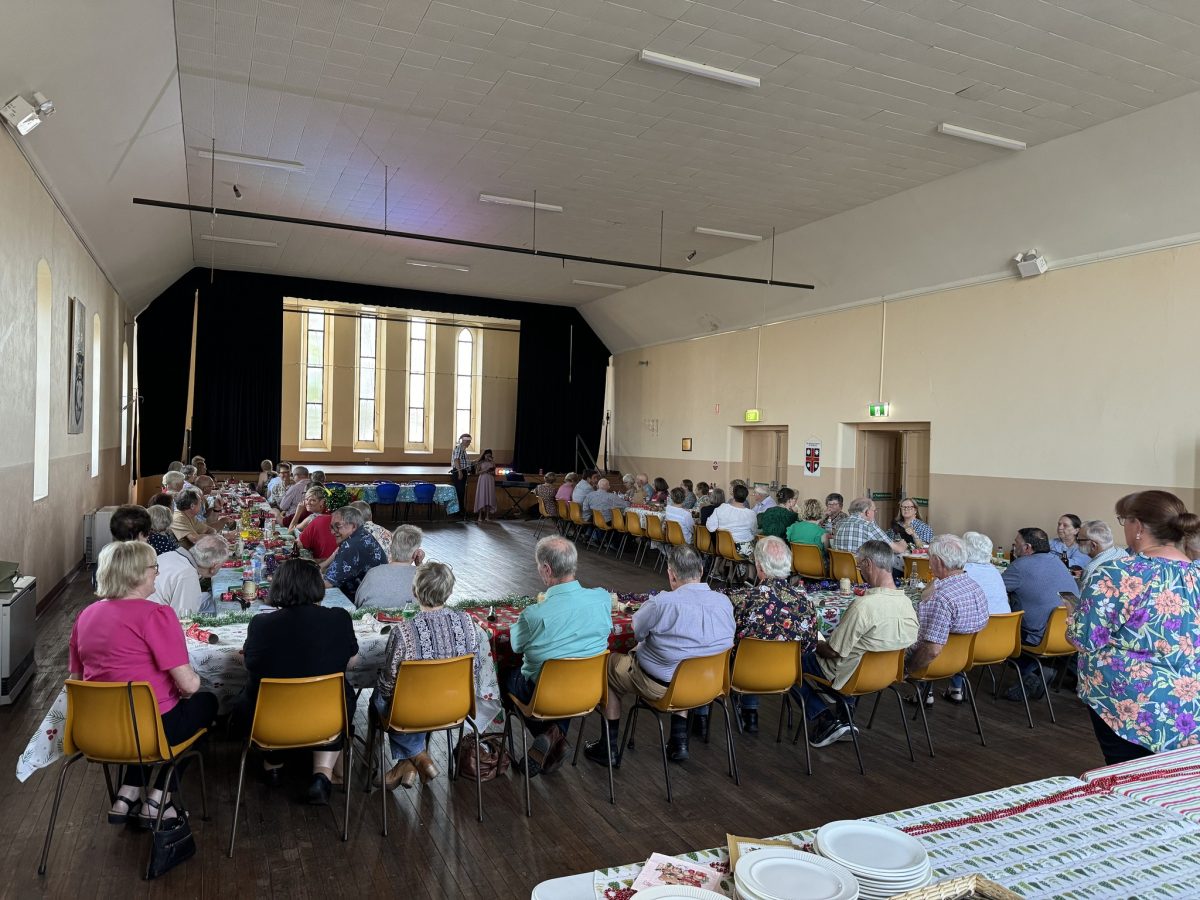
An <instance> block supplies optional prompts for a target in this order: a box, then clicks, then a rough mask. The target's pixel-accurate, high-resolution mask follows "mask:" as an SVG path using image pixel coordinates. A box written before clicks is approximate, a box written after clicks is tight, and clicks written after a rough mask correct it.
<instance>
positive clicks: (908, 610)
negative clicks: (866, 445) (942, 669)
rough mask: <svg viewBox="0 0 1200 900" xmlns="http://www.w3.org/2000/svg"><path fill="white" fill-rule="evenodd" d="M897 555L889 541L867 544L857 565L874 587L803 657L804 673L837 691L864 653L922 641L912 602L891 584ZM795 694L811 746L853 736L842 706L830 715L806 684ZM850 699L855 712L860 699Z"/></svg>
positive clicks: (801, 659)
mask: <svg viewBox="0 0 1200 900" xmlns="http://www.w3.org/2000/svg"><path fill="white" fill-rule="evenodd" d="M893 552H894V551H893V550H892V547H891V545H890V544H889V543H887V542H886V541H867V542H866V543H865V544H863V545H862V546H861V547H859V548H858V553H857V554H855V561H856V562H857V564H858V570H859V571H860V572H862V574H863V577H864V578H865V579H866V580H867V583H868V584H869V585H871V587H870V588H869V589H868V590H867V592H866V594H864V595H863V596H861V597H856V598H855V599H854V600H853V601H852V602H851V604H850V606H849V607H847V609H846V611H845V613H843V614H842V618H841V621H840V622H838V624H837V627H836V628H835V629H833V632H832V633H831V634H830V635H829V640H828V641H819V642H818V643H817V646H816V648H815V649H814V650H812V651H810V652H808V653H805V654H804V655H803V656H801V658H800V661H801V665H802V667H803V669H804V671H805V672H806V673H808V674H810V675H817V676H820V677H821V678H826V679H828V680H829V681H830V683H831V684H832V685H833V692H834V693H836V691H837V689H838V688H840V687H843V686H844V685H845V684H846V682H847V681H849V680H850V676H851V675H853V674H854V670H855V669H857V668H858V664H859V662H860V661H861V660H862V657H863V654H864V653H868V652H875V651H882V652H886V651H889V650H905V649H907V648H908V647H910V646H912V643H913V641H915V640H916V639H917V633H918V630H919V625H918V622H917V614H916V612H914V611H913V605H912V601H911V600H909V599H908V595H907V594H905V593H904V591H901V590H899V589H897V587H896V583H895V581H893V580H892V554H893ZM791 693H792V698H793V699H795V700H796V701H797V702H799V703H800V704H802V706H803V708H804V715H805V717H806V718H807V719H808V731H809V743H811V744H812V745H813V746H814V747H827V746H829V745H830V744H832V743H834V742H835V741H840V740H843V739H845V738H849V737H850V729H851V727H852V726H851V724H850V721H849V720H848V719H846V718H845V717H844V715H845V714H844V711H843V710H842V708H841V706H840V705H837V706H835V707H834V710H833V712H830V710H829V708H828V707H827V706H826V705H825V703H824V701H823V700H821V697H820V695H818V693H817V692H816V691H815V690H814V689H813V688H812V687H811V686H809V685H808V684H805V683H801V684H800V685H797V686H796V687H794V688H792V692H791ZM826 694H827V695H828V692H826ZM830 696H831V695H830ZM839 696H840V695H839ZM845 700H846V703H847V704H849V706H850V708H851V709H852V710H853V709H854V706H855V703H856V702H857V698H855V697H846V698H845ZM854 727H857V726H854Z"/></svg>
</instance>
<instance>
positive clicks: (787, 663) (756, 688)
mask: <svg viewBox="0 0 1200 900" xmlns="http://www.w3.org/2000/svg"><path fill="white" fill-rule="evenodd" d="M800 671H801V670H800V642H799V641H764V640H761V639H759V638H742V639H741V640H740V641H738V643H737V648H736V649H735V650H734V654H733V674H732V675H731V676H730V681H729V688H730V690H732V691H733V692H735V693H738V694H755V695H762V694H782V695H783V701H782V702H781V703H780V704H779V728H778V730H777V731H776V732H775V743H777V744H778V743H779V742H780V741H782V740H783V717H784V714H785V713H790V712H791V700H790V699H789V698H788V692H789V691H791V689H792V687H793V686H794V685H795V684H796V682H798V681H799V680H800ZM738 725H739V728H738V730H739V731H740V730H741V728H740V725H741V722H740V721H739V722H738ZM808 774H809V775H811V774H812V767H811V766H809V770H808Z"/></svg>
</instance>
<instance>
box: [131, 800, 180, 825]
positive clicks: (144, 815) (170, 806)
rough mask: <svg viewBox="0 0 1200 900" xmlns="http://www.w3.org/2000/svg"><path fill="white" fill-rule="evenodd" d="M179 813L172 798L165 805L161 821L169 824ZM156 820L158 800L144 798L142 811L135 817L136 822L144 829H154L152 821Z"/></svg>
mask: <svg viewBox="0 0 1200 900" xmlns="http://www.w3.org/2000/svg"><path fill="white" fill-rule="evenodd" d="M181 815H183V814H182V813H181V812H180V811H179V807H177V806H176V805H175V801H174V800H168V801H167V806H166V808H165V809H164V810H163V817H162V823H163V825H170V824H172V823H173V822H175V820H176V819H178V818H179V817H180V816H181ZM157 821H158V801H157V800H151V799H150V798H149V797H147V798H146V802H145V803H143V804H142V812H141V813H140V814H139V815H138V817H137V823H138V825H140V826H141V827H142V828H143V829H144V830H146V831H153V830H154V823H155V822H157Z"/></svg>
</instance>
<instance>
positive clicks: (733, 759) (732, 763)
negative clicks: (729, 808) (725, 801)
mask: <svg viewBox="0 0 1200 900" xmlns="http://www.w3.org/2000/svg"><path fill="white" fill-rule="evenodd" d="M716 702H717V703H720V704H721V712H723V713H725V750H726V752H727V753H728V754H729V774H730V775H731V776H732V777H733V783H734V784H736V785H738V786H739V787H740V786H741V784H742V778H741V775H739V774H738V767H737V750H736V748H735V747H734V745H733V727H732V726H731V725H730V724H729V704H728V703H726V702H725V698H724V697H718V698H717V701H716ZM710 713H711V709H710ZM739 721H740V717H739Z"/></svg>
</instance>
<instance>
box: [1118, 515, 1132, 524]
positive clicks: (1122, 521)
mask: <svg viewBox="0 0 1200 900" xmlns="http://www.w3.org/2000/svg"><path fill="white" fill-rule="evenodd" d="M1132 521H1134V517H1133V516H1117V524H1118V525H1120V526H1122V527H1124V526H1125V525H1128V524H1129V523H1130V522H1132Z"/></svg>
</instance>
